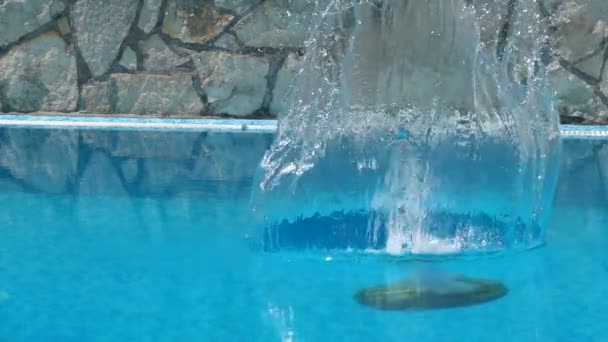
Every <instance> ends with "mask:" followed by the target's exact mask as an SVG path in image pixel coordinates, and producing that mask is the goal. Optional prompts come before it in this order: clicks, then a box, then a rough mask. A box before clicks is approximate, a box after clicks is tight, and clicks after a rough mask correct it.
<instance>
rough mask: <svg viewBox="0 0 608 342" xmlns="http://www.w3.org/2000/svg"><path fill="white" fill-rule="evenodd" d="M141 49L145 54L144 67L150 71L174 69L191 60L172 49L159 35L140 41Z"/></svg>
mask: <svg viewBox="0 0 608 342" xmlns="http://www.w3.org/2000/svg"><path fill="white" fill-rule="evenodd" d="M139 49H140V51H141V52H142V53H143V55H144V69H145V70H148V71H172V70H173V69H175V68H176V67H177V66H178V65H180V64H183V63H185V62H187V61H188V60H189V58H188V57H180V56H179V55H177V54H176V53H175V52H173V51H171V49H169V47H168V46H167V45H166V44H165V42H164V41H163V40H162V39H161V38H160V37H159V36H158V35H153V36H151V37H150V38H148V39H147V40H145V41H142V42H140V43H139Z"/></svg>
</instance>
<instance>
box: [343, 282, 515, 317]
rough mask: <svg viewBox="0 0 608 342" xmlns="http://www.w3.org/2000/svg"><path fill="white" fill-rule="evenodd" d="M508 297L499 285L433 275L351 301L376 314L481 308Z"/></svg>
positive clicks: (369, 291)
mask: <svg viewBox="0 0 608 342" xmlns="http://www.w3.org/2000/svg"><path fill="white" fill-rule="evenodd" d="M507 293H508V289H507V287H506V286H505V285H503V284H502V283H499V282H495V281H491V280H484V279H475V278H469V277H466V276H462V275H436V276H431V277H429V276H425V277H412V278H411V279H408V280H405V281H402V282H399V283H395V284H388V285H380V286H374V287H370V288H367V289H363V290H361V291H359V292H357V293H356V294H355V295H354V299H355V300H356V301H357V302H358V303H359V304H361V305H364V306H368V307H371V308H374V309H378V310H433V309H444V308H455V307H464V306H472V305H477V304H482V303H486V302H490V301H494V300H497V299H499V298H502V297H504V296H506V295H507Z"/></svg>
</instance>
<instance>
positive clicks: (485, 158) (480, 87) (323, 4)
mask: <svg viewBox="0 0 608 342" xmlns="http://www.w3.org/2000/svg"><path fill="white" fill-rule="evenodd" d="M314 6H315V8H316V12H315V16H314V19H315V22H314V25H312V26H311V29H310V39H309V40H308V42H307V46H306V54H305V55H304V57H303V61H302V64H301V69H300V70H299V73H298V77H297V79H296V82H295V84H294V85H293V87H292V94H290V96H292V97H293V98H294V101H293V106H292V108H291V110H290V111H289V112H288V113H285V115H283V117H282V118H281V120H280V122H279V128H278V136H277V139H276V142H275V144H274V145H273V147H272V148H271V149H270V150H269V152H268V153H267V154H266V156H265V158H264V160H263V162H262V165H261V170H262V172H261V173H260V177H259V184H260V187H259V189H258V192H257V194H256V195H257V196H256V210H257V212H258V213H261V215H260V216H261V217H263V218H264V224H266V225H272V224H274V223H277V222H283V221H287V222H293V221H295V220H297V219H298V218H315V217H319V218H324V217H330V216H331V215H333V213H336V212H340V213H353V212H369V213H370V220H369V225H368V231H369V233H368V239H369V246H376V245H381V244H380V242H381V241H380V239H381V238H382V239H386V241H385V247H384V252H385V253H388V254H393V255H404V254H457V253H461V252H470V251H484V250H489V249H499V248H510V247H516V246H524V247H530V246H533V245H536V244H538V243H540V242H542V239H543V226H544V223H545V218H546V217H547V216H548V208H549V207H550V204H551V200H552V196H553V193H554V190H555V183H556V178H557V172H556V170H557V162H558V160H559V151H560V144H559V131H558V115H557V113H556V111H555V107H554V104H553V98H552V94H551V91H550V88H549V86H548V79H549V78H548V77H547V65H546V63H547V61H546V59H545V58H544V55H545V54H546V53H547V51H546V48H547V46H548V42H547V35H546V34H545V30H547V29H548V27H549V19H548V18H545V17H543V11H542V9H541V5H540V4H539V3H538V2H537V1H536V0H530V1H518V2H517V1H516V2H510V1H509V2H506V1H503V0H487V1H484V2H483V4H482V5H480V4H477V2H475V3H474V4H470V3H469V2H467V1H463V0H420V1H393V0H374V1H359V0H333V1H328V0H317V1H315V2H314ZM496 17H499V18H502V20H503V22H502V25H499V26H492V24H491V23H495V22H496V20H488V18H492V19H494V18H496ZM488 199H491V200H488ZM278 208H280V210H278ZM319 220H320V221H319V222H321V219H319ZM302 229H304V228H302ZM345 229H348V227H346V228H345ZM353 231H354V229H353ZM384 233H385V234H384ZM368 249H372V250H373V249H374V248H372V247H369V248H368Z"/></svg>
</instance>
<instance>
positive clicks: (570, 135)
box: [0, 113, 608, 139]
mask: <svg viewBox="0 0 608 342" xmlns="http://www.w3.org/2000/svg"><path fill="white" fill-rule="evenodd" d="M79 114H80V113H79ZM0 127H20V128H40V129H42V128H48V129H99V130H133V129H138V130H163V131H197V132H201V131H218V132H243V133H246V132H250V133H275V132H276V130H277V120H274V119H260V120H252V119H222V118H201V119H196V118H150V117H145V118H144V117H133V116H128V117H127V116H120V117H104V116H99V115H73V116H72V115H54V114H50V113H49V114H47V115H28V114H12V113H9V114H2V115H0ZM560 135H561V136H562V138H564V139H585V138H590V139H603V138H608V126H599V125H598V126H582V125H560Z"/></svg>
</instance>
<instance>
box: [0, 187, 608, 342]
mask: <svg viewBox="0 0 608 342" xmlns="http://www.w3.org/2000/svg"><path fill="white" fill-rule="evenodd" d="M595 185H597V184H595ZM595 185H594V184H589V185H588V186H589V187H590V188H594V186H595ZM207 188H208V189H212V190H209V191H206V192H200V191H199V192H189V193H188V194H183V195H173V196H171V197H162V196H157V197H150V196H148V197H146V196H131V197H125V196H122V197H121V196H115V197H112V196H75V195H67V194H66V195H47V194H41V193H33V192H20V191H9V190H5V191H2V192H0V208H2V211H0V341H455V340H462V341H496V340H504V341H592V340H595V341H605V340H606V339H608V332H607V331H606V329H605V322H607V321H608V301H607V300H606V298H605V297H606V295H607V294H608V288H607V285H606V284H608V248H607V247H608V228H607V227H608V225H607V223H608V213H607V212H606V210H605V208H606V206H605V203H604V201H603V199H593V200H586V201H583V199H579V200H572V201H558V204H557V207H556V209H555V211H554V215H553V219H552V220H551V224H550V227H549V229H548V236H547V244H546V245H545V246H543V247H542V248H538V249H535V250H533V251H528V252H524V253H519V254H516V255H507V256H501V257H494V258H481V259H475V260H444V261H435V262H420V261H418V262H417V261H398V260H396V259H386V258H382V257H372V256H361V255H359V256H356V255H350V256H349V255H333V254H324V253H312V252H311V253H305V252H302V253H295V252H290V253H287V252H285V253H265V252H262V251H259V250H257V249H255V248H252V245H255V244H252V241H251V238H250V231H249V225H248V223H249V222H248V215H247V213H248V201H247V200H248V195H249V192H250V188H249V185H248V184H244V183H239V184H232V183H225V184H222V185H220V186H218V185H215V186H214V187H211V186H209V187H207ZM222 188H223V189H222ZM562 192H563V191H562ZM560 202H561V203H560ZM421 272H422V273H429V272H430V273H457V274H465V275H467V276H472V277H482V278H487V279H493V280H499V281H502V282H503V283H504V284H505V285H506V286H507V287H508V288H509V293H508V295H507V296H506V297H504V298H501V299H499V300H497V301H494V302H490V303H487V304H483V305H478V306H472V307H466V308H456V309H444V310H434V311H418V312H408V311H401V312H384V311H376V310H374V309H370V308H368V307H364V306H362V305H360V304H358V303H357V302H355V300H354V299H353V295H354V294H355V292H356V291H358V290H360V289H362V288H364V287H369V286H373V285H377V284H383V283H387V282H395V281H399V280H401V279H404V278H406V277H411V276H412V275H413V274H420V273H421Z"/></svg>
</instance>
